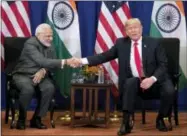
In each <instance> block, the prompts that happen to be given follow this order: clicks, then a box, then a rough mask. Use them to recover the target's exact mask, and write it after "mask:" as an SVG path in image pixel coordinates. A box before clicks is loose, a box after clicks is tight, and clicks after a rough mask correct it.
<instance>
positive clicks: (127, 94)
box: [122, 77, 140, 113]
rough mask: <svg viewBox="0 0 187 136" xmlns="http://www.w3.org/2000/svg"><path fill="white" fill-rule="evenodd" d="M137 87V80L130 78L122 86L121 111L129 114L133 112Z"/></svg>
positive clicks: (138, 81)
mask: <svg viewBox="0 0 187 136" xmlns="http://www.w3.org/2000/svg"><path fill="white" fill-rule="evenodd" d="M139 86H140V80H139V78H136V77H132V78H128V79H127V80H126V82H125V85H124V91H123V97H122V101H123V111H127V112H129V113H133V112H134V106H135V102H136V96H137V92H138V90H139V89H140V87H139Z"/></svg>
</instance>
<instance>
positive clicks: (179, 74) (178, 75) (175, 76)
mask: <svg viewBox="0 0 187 136" xmlns="http://www.w3.org/2000/svg"><path fill="white" fill-rule="evenodd" d="M180 76H181V73H178V74H174V75H173V77H174V78H175V79H177V78H179V77H180Z"/></svg>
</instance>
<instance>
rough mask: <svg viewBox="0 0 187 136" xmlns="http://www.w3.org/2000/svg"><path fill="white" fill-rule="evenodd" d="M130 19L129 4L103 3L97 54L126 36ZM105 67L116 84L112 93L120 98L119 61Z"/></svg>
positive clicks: (96, 48)
mask: <svg viewBox="0 0 187 136" xmlns="http://www.w3.org/2000/svg"><path fill="white" fill-rule="evenodd" d="M119 5H120V6H119ZM117 6H118V8H117ZM129 18H131V14H130V9H129V6H128V3H127V2H123V3H121V4H120V2H117V1H116V2H113V3H112V2H107V1H105V2H102V6H101V11H100V16H99V23H98V29H97V38H96V45H95V52H96V54H99V53H102V52H105V51H107V50H109V49H110V48H111V47H112V46H114V44H115V41H116V39H117V38H119V37H125V36H126V34H125V32H124V23H125V21H126V20H127V19H129ZM103 66H104V68H105V72H107V73H108V74H109V76H110V78H111V80H112V81H113V83H114V84H115V87H114V88H113V90H112V93H113V95H114V96H118V91H117V88H118V60H117V59H115V60H112V61H110V62H107V63H104V64H103Z"/></svg>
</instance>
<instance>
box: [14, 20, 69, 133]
mask: <svg viewBox="0 0 187 136" xmlns="http://www.w3.org/2000/svg"><path fill="white" fill-rule="evenodd" d="M52 39H53V32H52V29H51V27H50V26H49V25H48V24H40V25H39V26H38V27H37V28H36V32H35V36H34V37H31V38H29V39H28V40H27V41H26V42H25V44H24V47H23V50H22V53H21V55H20V58H19V61H18V63H17V65H16V67H15V69H14V70H13V81H14V82H15V84H16V86H17V88H18V89H19V91H20V92H19V119H18V122H17V126H16V128H17V129H25V120H26V117H27V116H26V114H27V107H28V106H29V103H30V102H31V99H32V96H33V94H34V93H35V91H38V90H39V91H40V92H39V93H40V98H38V106H37V108H36V111H35V113H34V115H33V117H32V119H31V121H30V127H33V128H38V129H46V128H47V127H46V126H45V125H44V124H43V123H42V122H41V118H42V117H43V116H45V115H46V113H47V111H48V108H49V104H50V101H51V99H52V97H53V95H54V91H55V87H54V85H53V82H52V80H51V79H50V78H49V74H50V70H51V69H53V68H63V66H64V64H65V63H69V60H58V59H55V50H54V49H53V46H52V45H51V44H52ZM36 86H37V87H38V88H39V89H35V87H36Z"/></svg>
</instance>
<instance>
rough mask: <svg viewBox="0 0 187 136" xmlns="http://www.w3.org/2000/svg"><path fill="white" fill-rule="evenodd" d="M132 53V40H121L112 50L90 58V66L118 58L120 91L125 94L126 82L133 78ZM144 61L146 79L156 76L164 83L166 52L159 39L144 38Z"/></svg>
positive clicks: (118, 40)
mask: <svg viewBox="0 0 187 136" xmlns="http://www.w3.org/2000/svg"><path fill="white" fill-rule="evenodd" d="M130 51H131V40H130V38H128V37H127V38H119V39H117V41H116V43H115V45H114V46H113V47H112V48H111V49H110V50H108V51H106V52H104V53H102V54H98V55H96V56H89V57H88V58H87V59H88V62H89V65H97V64H100V63H104V62H107V61H110V60H113V59H115V58H118V62H119V91H120V93H121V92H123V86H124V83H125V80H126V79H127V78H130V77H132V72H131V68H130ZM142 61H143V70H144V74H145V76H146V77H150V76H155V77H156V78H157V80H158V82H162V81H163V80H165V79H166V78H167V77H168V76H167V58H166V55H165V51H164V49H163V48H162V45H160V43H159V41H158V40H157V39H155V38H151V37H143V38H142Z"/></svg>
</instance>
